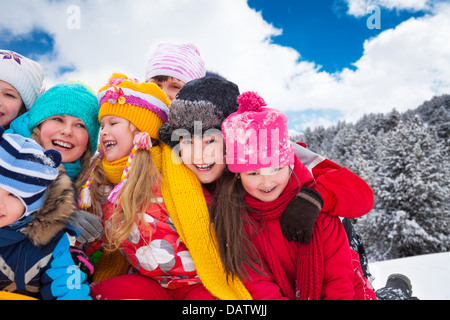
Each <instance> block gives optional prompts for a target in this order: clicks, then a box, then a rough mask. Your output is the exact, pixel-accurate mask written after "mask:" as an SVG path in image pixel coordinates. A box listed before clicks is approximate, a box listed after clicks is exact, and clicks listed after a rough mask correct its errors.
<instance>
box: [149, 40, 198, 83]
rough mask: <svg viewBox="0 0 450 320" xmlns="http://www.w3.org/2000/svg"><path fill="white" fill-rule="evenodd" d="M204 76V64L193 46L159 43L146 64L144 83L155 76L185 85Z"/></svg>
mask: <svg viewBox="0 0 450 320" xmlns="http://www.w3.org/2000/svg"><path fill="white" fill-rule="evenodd" d="M205 75H206V69H205V62H204V61H203V60H202V58H201V57H200V52H199V51H198V49H197V48H196V47H195V46H194V45H193V44H190V43H188V44H180V45H178V44H171V43H161V44H160V45H158V48H157V49H156V51H155V52H154V53H153V54H152V55H151V57H150V59H149V61H148V63H147V72H146V74H145V81H146V82H148V81H149V80H150V79H151V78H153V77H155V76H169V77H174V78H177V79H179V80H181V81H183V82H184V83H187V82H189V81H191V80H194V79H198V78H202V77H204V76H205Z"/></svg>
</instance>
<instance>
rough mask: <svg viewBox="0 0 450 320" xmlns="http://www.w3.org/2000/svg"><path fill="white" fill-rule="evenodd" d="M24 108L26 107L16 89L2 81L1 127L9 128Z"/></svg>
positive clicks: (0, 87)
mask: <svg viewBox="0 0 450 320" xmlns="http://www.w3.org/2000/svg"><path fill="white" fill-rule="evenodd" d="M22 108H25V107H24V104H23V101H22V97H21V96H20V94H19V92H18V91H17V90H16V88H14V87H13V86H12V85H10V84H9V83H8V82H5V81H2V80H0V126H2V127H9V124H10V123H11V122H12V121H13V120H14V119H15V118H17V117H18V116H19V112H20V110H21V109H22Z"/></svg>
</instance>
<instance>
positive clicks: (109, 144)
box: [103, 141, 117, 150]
mask: <svg viewBox="0 0 450 320" xmlns="http://www.w3.org/2000/svg"><path fill="white" fill-rule="evenodd" d="M103 145H104V146H105V149H106V150H109V149H111V148H114V147H115V146H116V145H117V142H116V141H106V142H103Z"/></svg>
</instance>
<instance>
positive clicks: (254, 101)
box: [237, 91, 267, 113]
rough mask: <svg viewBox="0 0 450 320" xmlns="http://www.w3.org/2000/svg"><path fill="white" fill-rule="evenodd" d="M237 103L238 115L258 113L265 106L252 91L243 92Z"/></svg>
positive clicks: (262, 100)
mask: <svg viewBox="0 0 450 320" xmlns="http://www.w3.org/2000/svg"><path fill="white" fill-rule="evenodd" d="M237 101H238V103H239V109H238V112H239V113H243V112H247V111H254V112H259V111H261V108H263V107H265V106H267V104H266V102H265V101H264V99H263V98H262V97H261V96H259V95H258V93H256V92H253V91H247V92H244V93H243V94H241V95H240V96H239V97H238V99H237Z"/></svg>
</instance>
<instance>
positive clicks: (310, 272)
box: [245, 157, 324, 300]
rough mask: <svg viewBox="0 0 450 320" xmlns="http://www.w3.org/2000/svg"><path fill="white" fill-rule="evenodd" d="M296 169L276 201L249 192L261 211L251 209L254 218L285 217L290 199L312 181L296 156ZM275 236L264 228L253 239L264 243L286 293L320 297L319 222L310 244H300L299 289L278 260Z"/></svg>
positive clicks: (291, 296) (264, 254)
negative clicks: (273, 241)
mask: <svg viewBox="0 0 450 320" xmlns="http://www.w3.org/2000/svg"><path fill="white" fill-rule="evenodd" d="M293 172H294V173H295V175H294V174H292V175H291V177H290V179H289V182H288V184H287V185H286V187H285V189H284V190H283V192H282V193H281V195H280V196H279V197H278V198H277V199H275V200H274V201H271V202H262V201H259V200H258V199H256V198H254V197H252V196H251V195H250V194H248V193H246V194H245V202H246V204H247V205H248V206H249V207H250V208H252V209H254V210H256V211H257V212H258V213H259V215H258V214H257V213H254V212H248V215H249V217H250V219H251V220H253V221H255V222H259V224H262V223H263V221H270V220H275V219H280V218H281V215H282V214H283V212H284V211H285V210H286V207H287V205H288V204H289V202H290V201H291V200H292V199H293V198H294V197H295V195H296V194H297V193H298V191H299V190H300V186H301V185H302V186H304V185H305V184H306V183H308V182H311V180H312V177H311V174H310V173H309V171H308V170H307V169H306V168H305V166H303V164H302V163H301V162H300V161H299V160H298V159H297V157H295V163H294V170H293ZM297 179H298V180H297ZM299 181H300V184H299ZM246 227H247V228H246V229H247V232H251V231H250V228H251V227H250V226H248V224H246ZM271 236H272V235H271V233H270V231H269V230H267V228H264V229H263V230H262V231H261V232H259V233H257V235H256V236H255V237H254V238H253V241H255V242H256V243H258V244H259V245H260V248H261V251H262V252H259V253H260V255H261V257H263V258H264V259H265V260H266V261H267V264H268V268H269V271H270V273H271V274H272V276H273V277H274V280H275V281H276V283H277V284H278V285H279V286H280V288H281V291H282V293H283V294H284V295H285V296H286V297H288V298H289V299H292V300H294V299H300V300H319V299H320V295H321V288H322V282H323V274H324V266H323V251H322V247H323V240H322V232H321V230H320V229H319V228H318V227H317V223H316V224H315V225H314V232H313V236H312V238H311V241H310V243H309V244H308V245H305V244H302V243H296V245H297V248H298V251H297V271H296V287H295V292H294V288H292V286H291V284H290V282H289V281H288V277H287V275H286V272H285V270H284V268H283V265H282V264H281V262H280V261H279V260H278V259H277V255H276V253H275V252H274V251H273V248H272V246H271V242H270V238H271ZM257 247H258V246H257Z"/></svg>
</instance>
